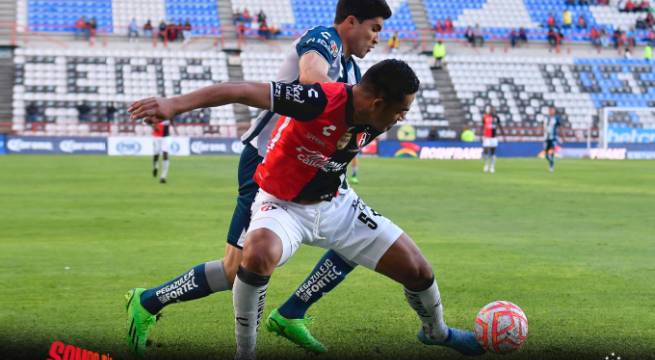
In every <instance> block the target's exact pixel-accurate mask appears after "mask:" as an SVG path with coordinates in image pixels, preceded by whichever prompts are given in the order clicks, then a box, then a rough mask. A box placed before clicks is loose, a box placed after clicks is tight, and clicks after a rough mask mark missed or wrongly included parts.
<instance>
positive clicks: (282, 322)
mask: <svg viewBox="0 0 655 360" xmlns="http://www.w3.org/2000/svg"><path fill="white" fill-rule="evenodd" d="M309 322H310V318H307V317H306V318H304V319H287V318H285V317H284V316H282V315H281V314H280V312H279V311H278V310H277V309H273V311H272V312H271V314H270V315H268V318H267V319H266V330H268V331H270V332H272V333H275V334H276V335H278V336H282V337H285V338H287V339H288V340H289V341H291V342H292V343H294V344H296V345H298V346H300V347H301V348H303V349H305V350H307V351H309V352H312V353H315V354H322V353H324V352H326V351H327V348H326V347H325V346H324V345H323V344H321V343H320V342H319V341H318V340H316V338H314V337H313V336H312V334H311V333H310V332H309V329H308V328H307V324H308V323H309Z"/></svg>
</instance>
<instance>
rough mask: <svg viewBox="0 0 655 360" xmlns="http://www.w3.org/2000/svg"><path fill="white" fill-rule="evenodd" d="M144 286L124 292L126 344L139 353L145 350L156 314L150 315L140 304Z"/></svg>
mask: <svg viewBox="0 0 655 360" xmlns="http://www.w3.org/2000/svg"><path fill="white" fill-rule="evenodd" d="M145 290H146V289H144V288H134V289H131V290H130V291H128V292H127V294H125V300H127V306H126V307H125V309H126V310H127V344H128V345H129V347H130V349H131V350H132V351H134V352H136V353H137V354H139V355H143V352H144V351H145V350H146V342H147V341H148V334H149V333H150V330H152V328H153V326H155V323H156V322H157V316H156V315H152V314H150V313H149V312H148V310H146V309H145V308H144V307H143V306H142V305H141V294H142V293H143V292H144V291H145Z"/></svg>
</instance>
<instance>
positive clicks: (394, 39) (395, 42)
mask: <svg viewBox="0 0 655 360" xmlns="http://www.w3.org/2000/svg"><path fill="white" fill-rule="evenodd" d="M387 46H388V47H389V53H391V54H395V53H396V52H397V51H398V46H400V38H399V37H398V32H397V31H396V32H394V33H393V35H391V37H390V38H389V41H387Z"/></svg>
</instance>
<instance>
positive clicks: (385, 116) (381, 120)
mask: <svg viewBox="0 0 655 360" xmlns="http://www.w3.org/2000/svg"><path fill="white" fill-rule="evenodd" d="M414 98H416V94H411V95H406V96H405V98H404V99H403V100H402V101H399V102H395V103H388V102H386V101H384V100H383V99H376V100H375V101H374V103H373V111H372V114H371V126H373V128H375V130H378V131H387V130H389V129H390V128H391V127H392V126H394V125H396V123H398V122H399V121H403V120H405V116H406V115H407V112H408V111H409V109H410V108H411V106H412V103H413V102H414Z"/></svg>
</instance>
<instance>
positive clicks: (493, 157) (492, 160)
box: [491, 155, 496, 169]
mask: <svg viewBox="0 0 655 360" xmlns="http://www.w3.org/2000/svg"><path fill="white" fill-rule="evenodd" d="M494 167H496V155H494V156H492V157H491V168H492V169H493V168H494Z"/></svg>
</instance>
